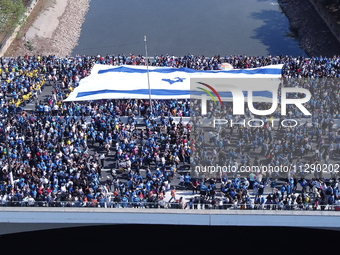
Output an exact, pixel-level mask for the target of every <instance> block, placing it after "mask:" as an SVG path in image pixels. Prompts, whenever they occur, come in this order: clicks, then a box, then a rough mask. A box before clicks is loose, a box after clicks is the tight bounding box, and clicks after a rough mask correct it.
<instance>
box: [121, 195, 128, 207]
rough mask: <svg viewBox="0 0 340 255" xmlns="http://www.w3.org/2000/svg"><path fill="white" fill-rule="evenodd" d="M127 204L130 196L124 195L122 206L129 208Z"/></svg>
mask: <svg viewBox="0 0 340 255" xmlns="http://www.w3.org/2000/svg"><path fill="white" fill-rule="evenodd" d="M127 205H128V198H127V197H126V196H124V197H123V198H122V207H123V208H127Z"/></svg>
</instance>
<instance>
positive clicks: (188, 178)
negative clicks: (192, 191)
mask: <svg viewBox="0 0 340 255" xmlns="http://www.w3.org/2000/svg"><path fill="white" fill-rule="evenodd" d="M190 180H191V177H190V174H189V173H187V174H186V175H185V176H184V186H185V187H186V188H189V187H190V184H191V183H190Z"/></svg>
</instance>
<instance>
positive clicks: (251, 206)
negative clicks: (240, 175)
mask: <svg viewBox="0 0 340 255" xmlns="http://www.w3.org/2000/svg"><path fill="white" fill-rule="evenodd" d="M0 206H2V207H4V206H5V207H78V208H81V207H93V208H95V207H100V208H145V209H148V208H153V209H154V208H160V209H178V210H190V209H191V210H283V211H288V210H291V211H297V210H300V211H303V210H309V211H313V210H315V211H339V212H340V206H339V205H336V204H333V205H328V204H327V205H317V206H315V205H311V204H292V205H278V204H263V205H259V204H256V205H255V204H232V203H224V204H218V203H216V204H211V203H205V204H201V203H184V204H183V205H180V204H179V203H169V202H166V201H164V200H161V201H158V202H145V201H140V202H114V201H109V202H107V201H106V202H100V201H92V202H84V201H51V202H47V201H2V202H1V203H0Z"/></svg>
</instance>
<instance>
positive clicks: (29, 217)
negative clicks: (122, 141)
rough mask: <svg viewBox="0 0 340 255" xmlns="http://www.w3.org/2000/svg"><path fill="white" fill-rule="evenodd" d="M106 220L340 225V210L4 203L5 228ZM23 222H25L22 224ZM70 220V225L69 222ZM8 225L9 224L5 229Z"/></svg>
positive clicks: (0, 213)
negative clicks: (101, 206)
mask: <svg viewBox="0 0 340 255" xmlns="http://www.w3.org/2000/svg"><path fill="white" fill-rule="evenodd" d="M11 224H13V226H16V230H15V231H17V232H21V231H27V230H25V226H27V224H32V225H31V229H32V228H34V229H36V230H37V229H49V228H59V227H60V228H62V227H66V226H77V225H79V226H80V225H81V226H86V225H103V224H168V225H202V226H275V227H311V228H327V229H336V228H340V213H339V212H336V211H256V210H255V211H242V210H235V211H234V210H216V211H211V210H209V211H205V210H199V211H197V210H171V209H122V208H120V209H113V208H30V207H25V208H13V207H12V208H10V207H0V229H1V232H2V233H3V234H4V233H10V232H13V229H12V228H11ZM20 224H22V225H21V226H22V227H20ZM68 224H69V225H68ZM4 226H7V227H6V228H7V229H5V228H4Z"/></svg>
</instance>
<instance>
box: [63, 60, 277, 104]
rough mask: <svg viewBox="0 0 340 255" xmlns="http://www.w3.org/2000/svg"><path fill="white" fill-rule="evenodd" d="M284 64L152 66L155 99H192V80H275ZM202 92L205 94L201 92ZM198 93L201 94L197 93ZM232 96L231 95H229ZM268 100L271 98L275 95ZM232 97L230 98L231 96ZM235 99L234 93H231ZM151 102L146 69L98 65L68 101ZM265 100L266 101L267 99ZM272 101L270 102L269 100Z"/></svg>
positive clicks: (142, 67)
mask: <svg viewBox="0 0 340 255" xmlns="http://www.w3.org/2000/svg"><path fill="white" fill-rule="evenodd" d="M281 69H282V65H270V66H266V67H261V68H253V69H232V70H218V71H197V70H194V69H189V68H171V67H153V66H152V67H149V76H150V87H151V98H152V99H186V98H190V97H191V96H192V94H193V93H192V89H190V78H247V77H248V78H275V79H278V78H280V77H281ZM198 91H200V93H204V92H202V91H201V90H198ZM195 93H198V92H197V91H196V92H195ZM229 94H230V93H229ZM263 95H264V98H268V99H270V98H271V94H270V95H269V94H268V95H265V94H263ZM227 96H228V95H227ZM230 97H231V94H230ZM129 98H131V99H148V98H149V89H148V79H147V68H146V66H117V67H116V66H109V65H100V64H96V65H95V66H94V67H93V69H92V71H91V75H90V76H88V77H86V78H84V79H82V80H81V81H80V85H79V87H77V88H76V89H75V90H74V91H73V92H72V93H71V94H70V95H69V97H68V98H67V99H66V100H65V101H89V100H99V99H129ZM263 101H265V100H263ZM269 101H270V100H269Z"/></svg>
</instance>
